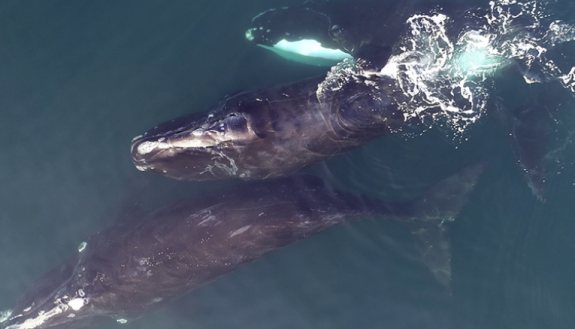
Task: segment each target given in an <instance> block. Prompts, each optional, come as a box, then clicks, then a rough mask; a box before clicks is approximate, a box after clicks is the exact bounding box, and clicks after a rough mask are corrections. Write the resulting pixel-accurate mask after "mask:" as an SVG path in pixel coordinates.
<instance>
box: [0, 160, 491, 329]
mask: <svg viewBox="0 0 575 329" xmlns="http://www.w3.org/2000/svg"><path fill="white" fill-rule="evenodd" d="M485 167H486V164H485V163H478V164H475V165H471V166H468V167H466V168H464V169H462V170H461V171H459V172H458V173H457V174H455V175H453V176H451V177H449V178H447V179H444V180H443V181H440V182H439V183H437V184H436V185H435V186H432V187H431V188H430V189H428V190H427V192H426V193H424V195H422V196H421V197H419V198H417V199H415V200H412V201H409V202H405V203H388V202H383V201H381V200H378V199H373V198H369V197H366V196H362V195H355V194H352V193H349V192H345V191H337V190H334V189H330V188H328V187H326V186H324V183H323V181H322V180H321V179H319V178H316V177H313V176H308V175H303V176H292V177H287V178H281V179H277V180H269V181H261V182H251V183H244V184H239V185H238V186H236V187H233V188H231V189H228V190H224V191H221V192H219V193H215V194H211V195H198V196H195V197H191V198H188V199H184V200H181V201H179V202H177V203H174V204H172V205H169V206H166V207H164V208H162V209H159V210H157V211H155V212H153V213H151V214H149V215H147V216H143V217H135V218H133V219H132V220H127V221H125V222H122V223H118V224H117V225H114V226H112V227H110V228H108V229H106V230H104V231H102V232H100V233H98V234H95V235H93V236H92V237H91V238H89V239H88V240H86V242H84V243H82V244H81V245H80V247H79V248H78V251H79V252H77V253H76V255H75V256H74V257H72V258H71V259H69V260H68V261H67V262H64V263H62V264H61V265H60V266H58V267H56V268H55V269H54V270H53V271H51V272H49V273H47V274H46V275H44V276H43V277H41V278H40V279H39V280H38V281H37V282H36V283H35V284H34V285H33V286H32V287H31V288H30V289H29V290H28V292H26V293H25V294H24V295H23V296H22V298H21V299H20V300H19V301H18V302H17V303H16V305H15V307H14V308H13V309H11V310H10V311H8V312H5V313H0V326H2V328H4V329H49V328H50V329H65V328H78V327H84V326H88V325H91V324H94V323H97V322H99V321H102V320H105V319H110V318H112V319H116V320H117V321H118V322H120V323H125V322H126V321H128V320H131V319H134V318H137V317H139V316H142V315H145V314H147V313H149V312H150V311H152V310H155V309H157V308H159V307H160V306H162V305H165V304H166V302H169V301H171V300H173V299H175V298H177V297H180V296H181V295H183V294H185V293H187V292H190V291H192V290H194V289H197V288H198V287H200V286H202V285H204V284H207V283H209V282H211V281H213V280H215V279H217V278H219V277H220V276H222V275H225V274H227V273H230V272H232V271H234V270H236V269H238V268H240V267H242V266H245V265H247V264H250V263H252V262H254V261H257V260H258V259H260V258H262V257H265V256H266V255H268V254H269V253H271V252H274V251H276V250H278V249H280V248H283V247H286V246H288V245H291V244H293V243H296V242H298V241H301V240H303V239H306V238H308V237H311V236H313V235H315V234H318V233H321V232H323V231H325V230H327V229H329V228H331V227H333V226H336V225H340V224H344V223H347V222H351V221H354V220H359V219H361V218H364V217H372V218H382V219H389V218H395V219H398V220H400V221H402V222H405V223H406V224H407V225H408V228H409V230H410V231H411V233H412V235H413V237H414V240H415V246H416V249H418V250H419V251H420V253H421V256H422V259H423V262H424V263H425V265H426V266H427V267H428V268H429V270H430V271H431V272H432V274H433V276H434V277H435V279H436V280H437V281H438V282H439V283H440V284H442V285H444V286H445V287H446V288H447V289H449V284H450V279H451V264H450V259H451V252H450V244H449V239H448V236H447V229H448V224H447V223H448V222H450V221H453V220H454V219H455V217H456V216H457V214H458V213H459V211H460V210H461V209H462V207H463V206H464V204H465V202H466V200H467V195H468V194H469V192H470V191H472V190H473V188H474V186H475V184H476V182H477V179H478V177H479V175H480V174H481V173H482V172H483V171H484V169H485Z"/></svg>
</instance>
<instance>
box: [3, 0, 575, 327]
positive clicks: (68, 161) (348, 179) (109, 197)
mask: <svg viewBox="0 0 575 329" xmlns="http://www.w3.org/2000/svg"><path fill="white" fill-rule="evenodd" d="M298 3H300V1H293V0H281V1H280V0H267V1H263V0H255V1H242V2H240V1H228V0H224V1H223V2H221V1H220V2H214V1H205V0H198V1H170V2H165V3H164V2H155V1H123V2H116V1H102V2H93V1H50V2H48V1H16V0H14V1H11V0H5V1H2V2H0V141H1V143H0V145H1V146H0V147H1V152H0V154H1V155H0V183H1V184H0V310H4V309H9V308H11V307H12V306H13V304H14V302H15V301H16V299H17V298H18V297H19V296H20V295H21V294H22V293H23V292H24V291H25V290H26V288H27V287H28V286H29V285H30V284H31V283H32V282H33V281H34V280H35V279H36V278H38V277H39V276H40V275H41V274H43V273H44V272H46V271H48V270H50V269H51V268H52V267H54V266H55V265H56V264H58V263H59V262H61V261H63V260H64V259H66V258H67V257H68V256H69V255H71V254H73V253H74V252H76V251H77V246H78V245H79V243H80V242H82V241H84V240H85V239H86V238H87V237H89V236H90V235H92V234H94V233H95V232H97V231H99V230H102V229H104V228H105V227H107V226H110V225H112V224H113V223H115V222H117V221H118V220H122V217H123V216H127V215H128V214H130V213H133V212H136V211H146V210H149V209H154V208H156V207H158V206H161V205H163V204H166V203H169V202H170V201H172V200H175V199H178V198H182V197H185V196H187V195H190V194H193V193H204V192H206V191H210V190H215V189H218V188H220V187H225V186H226V185H228V184H232V183H230V182H202V183H189V182H177V181H171V180H169V179H166V178H162V177H159V176H157V175H154V174H152V173H142V172H139V171H137V170H136V169H135V168H134V166H133V165H132V163H131V160H130V153H129V146H130V141H131V139H132V138H133V137H134V136H136V135H139V134H141V133H142V132H144V131H145V130H147V129H149V128H150V127H153V126H154V125H156V124H158V123H160V122H162V121H165V120H168V119H170V118H173V117H176V116H178V115H182V114H185V113H189V112H192V111H203V110H205V109H207V108H208V107H209V106H211V105H213V104H214V103H216V102H217V101H218V100H219V99H220V98H221V97H223V96H224V95H226V94H228V93H231V92H234V91H237V90H249V89H254V88H261V87H266V86H269V85H273V84H276V83H281V82H288V81H297V80H299V79H302V78H305V77H309V76H314V75H319V74H323V73H325V69H322V68H316V67H309V66H302V65H298V64H296V63H290V62H286V61H285V60H283V59H281V58H279V57H277V56H274V55H273V54H272V53H271V52H267V51H265V50H264V49H261V48H258V47H253V46H252V45H250V44H249V43H248V42H247V41H246V40H245V38H244V32H245V29H246V28H247V27H248V25H249V23H250V21H251V18H252V17H253V16H254V15H256V14H257V13H260V12H262V11H264V10H266V9H268V8H273V7H279V6H284V5H293V4H298ZM484 5H486V4H485V3H484ZM552 10H553V12H552V13H553V14H556V15H557V16H558V17H560V18H561V19H569V17H570V16H573V15H569V13H572V14H575V9H574V8H573V6H572V5H571V4H570V3H569V1H567V0H561V1H558V2H556V3H554V6H553V7H552ZM571 23H573V22H571ZM573 51H575V48H574V47H573V45H569V44H567V45H565V46H564V47H563V48H560V49H559V52H562V53H561V54H563V55H565V56H559V59H561V58H569V56H568V55H569V54H571V52H573ZM571 58H573V57H571ZM558 64H559V65H560V66H562V67H567V68H568V67H572V66H575V63H569V62H558ZM502 88H503V87H502ZM532 88H539V87H538V86H537V85H535V86H532V85H529V86H527V87H526V86H525V85H521V86H520V87H519V86H515V85H507V86H505V89H502V90H500V94H501V96H503V95H504V96H505V98H506V99H508V102H510V103H513V102H517V103H521V99H524V98H525V97H526V96H527V95H529V94H530V93H531V92H532V91H533V90H534V89H532ZM557 88H558V91H557V90H553V91H550V93H557V96H556V97H554V100H556V102H555V103H554V104H550V105H549V106H550V107H552V108H549V109H548V110H549V113H550V114H549V116H550V117H552V118H553V120H550V122H551V123H550V125H549V127H548V129H547V138H548V141H549V151H548V157H547V159H546V173H547V179H546V184H547V190H546V194H547V201H546V202H545V203H542V202H539V201H537V200H536V198H535V197H534V196H533V195H532V194H531V191H530V190H529V188H528V187H527V184H526V181H525V179H524V177H523V175H522V173H521V171H520V170H519V167H518V166H517V164H516V159H515V157H514V154H513V150H512V148H511V144H510V140H509V137H508V136H507V135H506V133H505V131H503V130H502V129H501V127H500V126H499V125H498V124H497V123H496V122H495V120H493V118H491V117H489V116H486V117H485V118H482V120H480V121H479V122H477V123H476V124H474V125H472V126H470V127H469V128H468V129H467V130H466V131H465V132H464V134H463V135H462V136H459V137H457V138H454V137H453V136H452V135H450V134H446V133H445V131H444V130H442V129H431V130H430V131H428V132H426V133H425V134H422V135H421V136H413V137H406V136H404V135H393V136H386V137H384V138H381V139H379V140H376V141H374V142H372V143H370V144H368V145H366V146H365V147H363V148H361V149H358V150H356V151H353V152H351V153H348V154H346V155H343V156H339V157H337V158H334V159H332V160H330V161H328V162H326V163H324V164H321V165H319V166H317V167H315V168H313V169H312V170H311V172H313V173H315V174H318V175H320V176H322V177H324V178H325V179H327V180H328V181H329V182H330V184H332V185H334V186H337V187H340V188H344V189H347V190H351V191H355V192H362V193H368V194H370V195H372V196H376V197H380V198H384V199H387V200H405V199H409V198H412V197H414V196H417V195H419V194H420V193H422V191H424V190H425V188H426V187H427V186H430V185H431V184H433V183H435V182H437V181H438V180H440V179H441V178H443V177H447V176H449V175H451V174H452V173H454V172H455V171H456V170H457V169H459V168H461V167H463V166H465V165H468V164H471V163H474V162H477V161H483V160H487V161H489V163H490V166H489V169H488V170H487V172H486V173H485V174H484V175H483V176H482V177H481V179H480V181H479V183H478V185H477V188H476V190H475V191H474V192H473V193H472V194H471V195H470V196H469V202H468V204H467V206H466V207H465V208H464V209H463V211H462V212H461V214H460V216H459V217H458V218H457V220H456V221H455V222H454V223H453V224H452V225H451V239H452V253H453V257H452V267H453V280H452V289H451V290H452V291H451V293H449V292H447V291H445V290H444V289H443V288H442V287H441V286H439V285H438V284H437V283H436V282H435V281H434V280H433V278H432V277H431V276H430V275H429V273H428V272H427V269H426V268H425V267H424V266H423V265H422V264H421V263H420V261H419V256H418V254H417V252H416V250H415V249H414V247H413V245H412V242H411V237H410V236H409V233H408V232H407V230H406V229H405V228H403V227H402V226H401V225H400V224H397V223H394V222H382V221H377V220H374V219H369V218H366V219H365V220H362V221H358V222H356V223H353V224H349V225H344V226H341V227H338V228H335V229H332V230H330V231H328V232H325V233H323V234H321V235H319V236H316V237H313V238H310V239H307V240H305V241H303V242H301V243H298V244H296V245H294V246H290V247H288V248H286V249H284V250H282V251H279V252H277V253H275V254H273V255H271V256H269V257H267V258H265V259H262V260H261V261H259V262H257V263H255V264H252V265H250V266H248V267H245V268H243V269H241V270H238V271H237V272H234V273H231V274H229V275H227V276H225V277H223V278H221V279H220V280H218V281H215V282H213V283H211V284H209V285H207V286H205V287H203V288H201V289H199V290H197V291H195V292H192V293H191V294H189V295H188V296H186V297H184V298H183V299H181V300H178V301H176V302H174V303H173V304H172V305H170V306H168V307H166V308H164V309H162V310H160V311H158V312H157V313H154V314H150V315H147V316H145V317H143V318H141V319H138V320H135V321H133V322H129V323H127V324H117V323H114V322H112V321H111V322H109V323H104V324H102V325H100V326H98V327H97V328H142V329H145V328H182V327H185V328H205V329H208V328H254V329H255V328H299V329H304V328H352V327H355V328H406V329H407V328H462V329H467V328H470V329H471V328H490V329H494V328H509V329H514V328H517V329H519V328H521V329H525V328H543V327H547V328H573V326H574V325H575V313H574V312H573V309H575V294H574V293H573V287H574V286H575V233H574V232H575V218H574V216H573V215H572V214H573V213H575V202H573V200H575V165H574V164H575V145H573V143H572V134H573V131H575V99H574V98H573V95H572V93H571V92H570V91H569V90H567V89H561V87H557ZM135 204H137V206H135Z"/></svg>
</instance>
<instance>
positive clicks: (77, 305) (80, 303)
mask: <svg viewBox="0 0 575 329" xmlns="http://www.w3.org/2000/svg"><path fill="white" fill-rule="evenodd" d="M84 305H86V300H85V299H84V298H74V299H72V300H71V301H69V302H68V306H70V308H71V309H73V310H74V311H77V310H79V309H81V308H82V307H84Z"/></svg>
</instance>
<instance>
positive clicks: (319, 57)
mask: <svg viewBox="0 0 575 329" xmlns="http://www.w3.org/2000/svg"><path fill="white" fill-rule="evenodd" d="M470 7H472V6H470V5H467V4H458V3H454V2H450V3H446V2H445V1H443V2H442V1H434V2H427V3H421V2H419V1H413V0H407V1H406V0H390V1H305V2H304V3H302V4H300V5H293V6H289V7H281V8H274V9H269V10H266V11H264V12H262V13H259V14H257V15H256V16H254V18H253V19H252V21H251V24H250V27H249V28H248V29H247V31H246V33H245V35H246V39H247V40H249V41H250V42H252V43H254V44H256V45H257V46H259V47H262V48H264V49H268V50H271V51H272V52H274V53H276V54H278V55H279V56H282V57H284V58H286V59H289V60H292V61H295V62H299V63H304V64H312V65H319V66H333V65H335V64H336V63H337V62H339V61H341V60H343V59H345V58H362V59H364V60H367V61H369V62H370V63H372V64H373V66H374V67H376V68H381V67H383V65H384V64H385V62H386V60H387V58H388V57H389V55H390V54H391V50H392V48H393V47H394V45H395V44H396V42H397V41H398V40H399V38H400V36H401V35H402V34H403V33H404V32H405V31H406V20H407V19H408V18H409V17H410V16H412V15H414V14H417V13H429V12H431V11H436V12H443V13H446V14H448V15H449V16H450V17H453V18H455V17H459V16H462V15H464V13H465V11H466V10H467V9H469V8H470ZM457 23H458V24H460V20H458V21H457ZM452 25H454V24H452ZM453 29H454V30H457V28H456V27H453Z"/></svg>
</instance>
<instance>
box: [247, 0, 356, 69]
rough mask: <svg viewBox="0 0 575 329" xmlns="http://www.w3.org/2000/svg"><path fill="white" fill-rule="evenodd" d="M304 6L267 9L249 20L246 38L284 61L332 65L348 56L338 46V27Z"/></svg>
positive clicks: (320, 14)
mask: <svg viewBox="0 0 575 329" xmlns="http://www.w3.org/2000/svg"><path fill="white" fill-rule="evenodd" d="M330 24H331V23H330V20H329V18H328V17H327V16H326V15H324V14H322V13H320V12H317V11H314V10H312V9H311V8H309V7H307V6H295V7H283V8H278V9H270V10H268V11H265V12H263V13H260V14H258V15H257V16H255V17H254V18H253V19H252V24H251V27H250V28H249V29H248V30H247V31H246V39H248V40H249V41H251V42H253V43H255V44H256V45H258V46H259V47H262V48H265V49H268V50H271V51H273V52H274V53H276V54H278V55H280V56H281V57H284V58H286V59H289V60H292V61H296V62H300V63H304V64H311V65H319V66H333V65H335V64H337V63H338V62H340V61H342V60H343V59H345V58H352V56H351V55H350V54H349V53H347V52H345V51H343V50H342V47H341V45H340V44H339V43H338V40H337V38H336V37H335V36H336V35H337V32H338V30H339V27H338V26H331V25H330Z"/></svg>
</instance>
